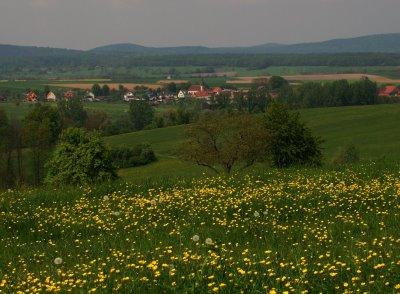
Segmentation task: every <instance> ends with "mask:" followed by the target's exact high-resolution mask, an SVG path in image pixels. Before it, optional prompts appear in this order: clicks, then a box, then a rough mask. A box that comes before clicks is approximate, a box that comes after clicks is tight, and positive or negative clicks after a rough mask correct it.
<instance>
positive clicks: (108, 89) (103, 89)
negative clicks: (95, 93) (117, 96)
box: [101, 84, 111, 97]
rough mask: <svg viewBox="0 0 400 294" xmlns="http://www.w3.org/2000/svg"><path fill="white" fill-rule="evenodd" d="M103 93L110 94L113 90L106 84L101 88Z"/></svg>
mask: <svg viewBox="0 0 400 294" xmlns="http://www.w3.org/2000/svg"><path fill="white" fill-rule="evenodd" d="M101 93H102V95H103V96H106V97H107V96H110V93H111V90H110V87H109V86H108V85H107V84H104V86H103V87H102V89H101Z"/></svg>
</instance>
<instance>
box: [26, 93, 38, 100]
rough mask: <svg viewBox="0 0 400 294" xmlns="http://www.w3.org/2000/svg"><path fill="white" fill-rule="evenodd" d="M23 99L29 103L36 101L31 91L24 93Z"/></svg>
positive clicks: (35, 96)
mask: <svg viewBox="0 0 400 294" xmlns="http://www.w3.org/2000/svg"><path fill="white" fill-rule="evenodd" d="M25 97H26V100H28V101H31V102H32V101H37V98H38V96H37V95H36V93H35V92H32V91H30V92H28V93H26V95H25Z"/></svg>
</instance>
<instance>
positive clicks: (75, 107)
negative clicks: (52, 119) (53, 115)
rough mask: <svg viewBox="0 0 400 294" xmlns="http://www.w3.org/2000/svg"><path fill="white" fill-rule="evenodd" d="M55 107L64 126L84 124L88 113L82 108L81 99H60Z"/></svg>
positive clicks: (81, 125) (80, 125)
mask: <svg viewBox="0 0 400 294" xmlns="http://www.w3.org/2000/svg"><path fill="white" fill-rule="evenodd" d="M57 108H58V112H59V114H60V117H61V120H62V123H63V127H64V128H68V127H83V126H84V124H85V122H86V119H87V116H88V115H87V112H86V110H85V109H84V108H83V104H82V101H81V99H79V98H72V99H69V100H61V101H59V102H58V104H57Z"/></svg>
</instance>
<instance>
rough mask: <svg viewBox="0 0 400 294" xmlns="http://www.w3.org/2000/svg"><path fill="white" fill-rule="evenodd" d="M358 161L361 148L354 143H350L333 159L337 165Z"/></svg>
mask: <svg viewBox="0 0 400 294" xmlns="http://www.w3.org/2000/svg"><path fill="white" fill-rule="evenodd" d="M358 162H360V150H359V149H358V148H357V147H356V146H354V145H349V146H347V147H346V148H345V149H343V150H342V151H341V152H340V154H339V155H338V157H336V159H335V160H334V161H333V163H334V164H336V165H345V164H354V163H358Z"/></svg>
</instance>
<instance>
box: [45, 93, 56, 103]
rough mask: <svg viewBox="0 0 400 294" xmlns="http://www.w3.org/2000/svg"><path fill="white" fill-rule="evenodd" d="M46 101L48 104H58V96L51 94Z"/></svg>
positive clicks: (48, 94)
mask: <svg viewBox="0 0 400 294" xmlns="http://www.w3.org/2000/svg"><path fill="white" fill-rule="evenodd" d="M46 101H48V102H56V101H57V96H56V95H55V94H54V93H53V92H49V93H47V95H46Z"/></svg>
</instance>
